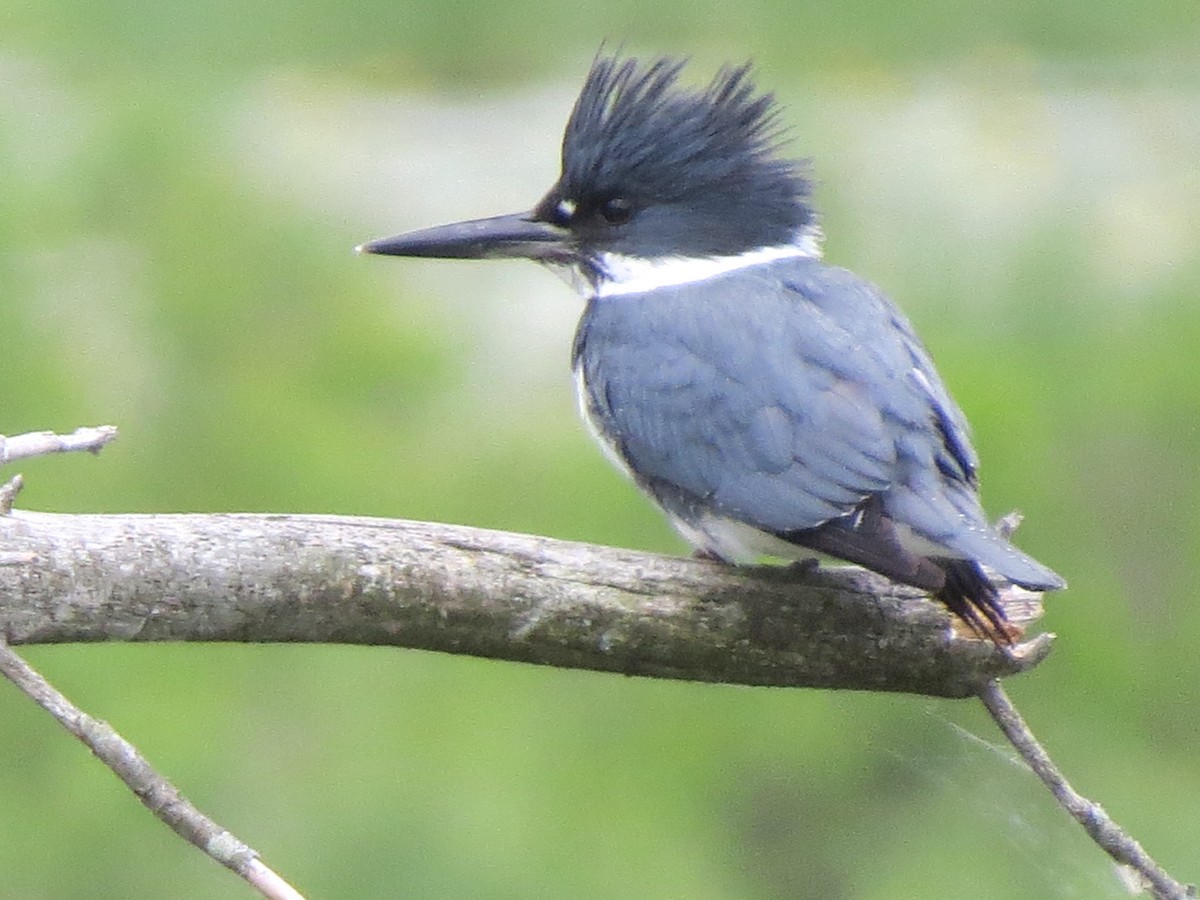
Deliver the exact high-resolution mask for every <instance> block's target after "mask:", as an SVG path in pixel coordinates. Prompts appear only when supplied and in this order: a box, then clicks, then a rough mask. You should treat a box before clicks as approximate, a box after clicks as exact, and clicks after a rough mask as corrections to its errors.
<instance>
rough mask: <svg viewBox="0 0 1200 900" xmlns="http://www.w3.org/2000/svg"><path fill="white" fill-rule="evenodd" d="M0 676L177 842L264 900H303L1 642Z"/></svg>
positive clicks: (253, 853)
mask: <svg viewBox="0 0 1200 900" xmlns="http://www.w3.org/2000/svg"><path fill="white" fill-rule="evenodd" d="M0 674H3V675H4V676H5V677H6V678H7V679H8V680H9V681H11V682H12V683H13V684H15V685H16V686H17V687H18V688H19V689H20V690H21V691H22V692H23V693H24V694H26V696H28V697H29V698H30V699H32V700H33V701H34V702H35V703H37V704H38V705H39V706H41V707H42V709H44V710H46V712H48V713H50V715H52V716H53V717H54V718H55V719H56V720H57V721H58V723H59V724H60V725H62V726H63V728H65V729H67V731H69V732H71V734H73V735H75V737H77V738H79V740H81V741H82V742H83V743H84V744H86V745H87V747H88V749H90V750H91V751H92V752H93V753H94V754H96V756H97V757H99V758H100V761H101V762H103V763H104V764H105V765H106V766H108V767H109V768H110V769H112V771H113V772H114V773H116V776H117V777H118V778H120V779H121V780H122V781H123V782H125V784H126V785H127V786H128V787H129V789H130V790H131V791H133V792H134V793H135V794H136V795H137V797H138V799H139V800H141V801H142V803H143V804H145V806H146V808H147V809H149V810H150V811H151V812H152V813H154V815H155V816H156V817H157V818H158V819H160V820H161V821H162V822H164V823H166V824H167V825H168V826H170V827H171V829H173V830H174V831H175V832H176V833H177V834H179V835H180V836H181V837H183V838H184V839H186V840H187V841H189V842H191V843H192V844H195V845H196V846H197V847H199V848H200V849H201V850H202V851H204V853H205V854H207V855H208V856H210V857H212V858H213V859H215V860H216V861H217V862H219V863H221V865H223V866H225V867H227V868H229V869H232V870H233V871H234V872H236V873H237V874H238V875H240V876H241V877H242V878H244V879H245V880H246V881H247V882H248V883H249V884H250V885H251V886H253V887H254V888H255V889H256V890H257V891H258V892H259V893H260V894H262V896H264V897H267V898H269V900H304V898H303V897H302V895H301V894H300V893H299V892H298V891H297V890H296V889H295V888H293V887H292V886H291V885H289V884H288V883H287V882H286V881H284V880H283V879H282V878H280V877H279V876H278V875H277V874H276V873H275V872H273V871H272V870H271V869H270V868H268V867H267V866H266V865H265V864H264V863H263V862H262V861H261V860H260V859H259V857H258V853H257V851H255V850H254V849H252V848H251V847H248V846H247V845H246V844H244V843H242V842H241V841H240V840H238V839H237V838H236V837H234V836H233V835H232V834H230V833H229V832H228V831H226V830H225V829H224V828H222V827H221V826H220V825H218V824H217V823H216V822H214V821H213V820H212V819H210V818H208V817H207V816H205V815H204V814H203V813H201V812H200V810H198V809H196V807H195V806H193V805H192V804H191V803H190V802H189V801H188V800H187V799H186V798H185V797H184V796H183V795H182V794H181V793H180V792H179V790H178V789H177V788H176V787H175V786H174V785H172V784H171V783H170V782H169V781H167V779H166V778H164V777H163V776H162V775H160V774H159V773H158V772H156V771H155V770H154V769H153V768H152V767H151V765H150V763H149V762H148V761H147V760H146V758H145V757H144V756H142V754H141V753H139V752H138V750H137V748H136V747H134V746H133V745H132V744H131V743H129V742H128V741H127V740H125V739H124V738H123V737H121V736H120V735H119V734H117V732H116V731H115V730H114V729H113V727H112V726H111V725H109V724H108V723H107V722H102V721H100V720H99V719H95V718H93V717H92V716H89V715H88V714H87V713H85V712H84V711H83V710H81V709H79V708H78V707H77V706H75V705H74V704H73V703H71V701H70V700H68V699H67V698H66V697H64V696H63V695H62V694H61V693H59V691H57V690H56V689H55V688H54V687H53V686H52V685H51V684H50V683H49V682H48V681H46V679H45V678H43V677H42V676H41V675H39V674H38V673H37V672H36V671H34V670H33V669H32V668H31V667H30V666H29V664H28V663H26V662H25V660H23V659H22V658H21V657H20V656H18V655H17V654H16V653H14V652H13V650H12V648H10V647H9V646H8V644H7V643H6V642H4V641H3V640H0Z"/></svg>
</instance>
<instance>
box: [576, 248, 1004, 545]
mask: <svg viewBox="0 0 1200 900" xmlns="http://www.w3.org/2000/svg"><path fill="white" fill-rule="evenodd" d="M575 357H576V359H575V364H576V367H577V368H578V370H579V371H580V374H581V375H582V378H583V382H584V385H585V391H586V402H587V406H588V408H589V412H590V415H591V417H592V419H593V421H594V423H595V424H596V426H597V428H598V430H600V431H601V432H602V434H603V435H604V436H605V438H606V439H607V440H608V441H609V442H610V443H611V444H612V445H613V446H614V448H615V449H616V450H617V452H618V454H619V455H620V456H621V457H622V458H623V460H624V461H625V462H626V463H627V465H628V466H629V468H630V469H631V470H632V471H633V473H634V475H635V476H636V477H637V479H638V480H639V481H640V482H641V483H642V484H643V485H644V486H645V487H647V489H649V490H650V491H651V492H652V493H655V494H656V496H658V497H659V499H660V502H664V505H668V501H669V500H670V497H669V496H667V495H672V493H673V492H675V493H678V494H679V496H682V497H683V498H685V499H690V501H691V502H694V503H695V504H696V505H697V506H699V507H703V508H704V509H706V510H709V511H711V512H713V513H715V514H718V515H722V516H727V517H729V518H733V519H736V520H739V521H742V522H746V523H747V524H750V525H752V526H754V527H756V528H759V529H762V530H765V531H768V532H772V533H783V532H790V531H796V530H800V529H806V528H812V527H814V526H817V525H819V524H821V523H823V522H827V521H829V520H831V519H834V518H837V517H839V516H844V515H847V514H849V513H852V512H853V511H854V510H855V508H856V507H857V506H858V505H859V504H860V503H861V502H862V501H863V500H864V499H865V498H867V497H869V496H872V495H877V494H881V493H883V492H886V491H889V489H892V488H894V487H895V486H896V485H897V484H902V483H904V482H905V481H906V480H908V479H909V476H910V473H912V472H913V471H916V470H920V469H922V468H924V469H929V470H932V471H931V472H927V473H925V474H926V475H928V477H929V479H931V483H934V484H935V486H936V487H937V489H938V491H940V492H942V493H945V489H944V488H943V487H942V483H943V482H949V483H950V484H951V485H952V486H953V487H954V488H956V490H954V491H952V493H955V494H961V496H958V497H955V498H954V499H955V500H957V501H959V502H952V503H951V506H950V507H949V508H950V509H951V510H952V513H951V514H952V515H953V518H954V519H955V520H956V527H957V521H958V520H960V519H961V517H962V516H963V515H964V514H965V515H967V516H969V517H971V518H974V519H978V520H979V521H980V522H982V512H981V511H980V510H979V507H978V502H977V501H976V500H975V492H974V478H975V467H976V459H975V454H974V451H973V450H972V449H971V446H970V441H969V439H968V436H967V431H966V425H965V423H964V420H963V417H962V414H961V412H960V411H959V410H958V408H957V406H955V405H954V403H953V401H952V400H951V399H950V397H949V395H948V394H947V392H946V390H945V388H944V387H943V386H942V383H941V381H940V379H939V378H938V376H937V373H936V371H934V369H933V366H932V364H931V363H930V361H929V358H928V356H927V355H926V353H925V350H924V349H923V348H922V347H921V344H920V342H919V341H918V340H917V338H916V337H915V335H914V334H913V331H912V328H911V326H910V325H909V323H908V322H907V320H906V319H905V318H904V317H903V315H902V314H901V313H900V312H899V311H898V310H897V309H896V308H895V307H894V306H893V305H892V304H891V302H890V301H888V299H887V298H886V297H884V296H883V295H882V294H881V293H880V292H879V291H878V290H877V289H876V288H874V287H873V286H872V285H870V284H869V283H867V282H866V281H864V280H862V279H860V278H858V277H857V276H855V275H853V274H852V273H850V272H847V271H845V270H843V269H838V268H835V267H831V266H826V265H824V264H822V263H820V262H819V261H817V260H800V261H787V262H781V263H774V264H770V265H765V266H760V267H756V268H754V269H743V270H740V271H739V272H738V273H737V274H736V276H726V277H722V278H715V279H710V280H709V281H707V282H701V283H693V284H690V285H687V286H686V288H674V289H664V290H659V291H654V292H652V293H646V294H640V295H624V296H614V297H602V298H598V299H594V300H592V301H591V303H590V304H589V308H588V310H587V312H586V314H585V316H584V319H583V321H582V322H581V325H580V331H579V334H578V337H577V340H576V349H575ZM919 480H921V479H918V481H919ZM943 499H946V498H943ZM960 504H961V505H963V506H965V507H966V508H965V509H958V508H957V507H958V506H959V505H960ZM940 505H941V504H939V506H940ZM674 511H675V512H680V511H679V510H674ZM945 512H946V510H945V509H942V510H940V511H939V512H938V513H934V514H933V515H934V517H935V518H936V515H938V514H944V513H945Z"/></svg>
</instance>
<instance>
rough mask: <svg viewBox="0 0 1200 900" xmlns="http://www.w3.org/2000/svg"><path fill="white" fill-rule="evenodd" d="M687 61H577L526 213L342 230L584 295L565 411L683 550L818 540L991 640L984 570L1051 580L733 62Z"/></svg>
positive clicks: (1005, 629)
mask: <svg viewBox="0 0 1200 900" xmlns="http://www.w3.org/2000/svg"><path fill="white" fill-rule="evenodd" d="M683 65H684V63H683V62H682V61H679V60H673V59H670V58H660V59H656V60H654V61H652V62H649V63H642V62H639V61H638V60H636V59H622V58H620V57H619V56H598V57H597V59H596V60H595V62H594V63H593V65H592V68H591V71H590V72H589V73H588V76H587V79H586V81H585V83H584V85H583V90H582V92H581V93H580V95H579V99H578V100H577V101H576V103H575V107H574V109H573V111H572V112H571V116H570V119H569V121H568V122H567V127H566V132H565V134H564V137H563V144H562V174H561V176H560V177H559V179H558V182H557V183H556V184H555V185H554V186H553V187H552V188H551V189H550V191H549V193H547V194H546V196H545V197H543V198H542V200H541V201H540V202H539V203H538V204H537V205H536V206H535V207H534V208H533V209H532V210H531V211H530V212H525V213H518V214H515V215H506V216H498V217H495V218H488V219H478V220H474V221H469V222H459V223H456V224H453V225H445V226H441V227H437V228H428V229H424V230H420V231H414V232H409V233H406V234H402V235H398V236H396V237H390V238H384V239H381V240H376V241H371V242H370V243H367V244H363V245H362V246H361V247H359V248H358V249H359V250H360V251H361V252H364V253H382V254H388V255H392V256H412V257H441V258H449V259H495V258H511V257H523V258H528V259H532V260H536V261H537V262H540V263H543V264H546V265H548V266H550V267H552V268H554V269H556V270H558V271H559V272H560V273H562V274H565V275H566V276H567V277H568V280H569V281H570V282H571V283H572V284H573V285H574V286H575V287H576V288H577V289H578V290H579V291H580V292H581V293H582V295H583V296H584V298H585V300H586V308H585V309H584V312H583V317H582V319H581V320H580V322H579V328H578V331H577V332H576V335H575V343H574V350H573V353H572V362H573V366H574V371H575V378H576V384H577V387H578V394H579V405H580V409H581V411H582V413H583V417H584V419H585V421H586V422H587V423H588V424H589V426H590V429H591V431H592V432H593V433H594V435H595V437H596V438H597V440H598V441H599V443H600V445H601V447H602V448H603V449H604V450H605V452H606V453H607V455H608V456H609V457H610V458H611V460H612V461H613V462H614V463H615V464H616V465H617V466H618V468H620V469H623V470H624V471H625V472H626V473H628V474H629V475H630V476H631V477H632V478H633V480H634V481H635V482H636V483H637V484H638V486H639V487H641V489H642V490H643V491H645V492H646V493H647V494H648V495H649V496H650V497H651V498H652V499H653V500H654V501H655V502H656V503H657V504H658V505H659V506H660V507H662V509H663V510H664V511H665V512H666V514H667V516H668V517H669V518H670V520H671V522H672V523H673V524H674V525H675V527H676V528H677V529H678V530H679V532H680V533H681V534H682V535H683V537H684V538H686V539H687V541H688V542H690V543H691V544H692V545H693V546H694V547H695V548H696V550H697V552H698V554H699V555H703V556H707V557H710V558H714V559H717V560H722V561H725V562H729V563H748V562H753V561H755V560H756V559H758V558H760V557H762V556H773V557H776V558H780V559H800V558H804V557H806V556H807V555H808V554H807V552H806V551H809V550H815V551H818V552H820V553H824V554H827V555H829V556H833V557H837V558H840V559H843V560H847V561H849V562H853V563H858V564H860V565H862V566H865V567H866V568H868V569H872V570H874V571H876V572H879V573H881V574H883V575H886V576H887V577H889V578H891V579H893V580H895V581H898V582H902V583H904V584H908V585H913V586H915V587H917V588H921V589H923V590H926V591H929V592H931V593H932V594H934V595H935V596H936V597H937V598H938V599H939V600H941V602H942V603H944V604H945V605H946V606H947V607H948V608H949V609H950V610H951V611H952V612H953V613H955V614H956V615H958V616H959V617H960V618H961V619H962V620H963V621H965V622H966V624H967V625H968V626H970V628H971V629H972V630H973V631H974V632H975V633H976V634H978V635H980V636H982V637H988V638H991V639H992V640H993V641H995V642H997V643H999V644H1009V643H1011V642H1012V640H1013V639H1014V638H1015V636H1016V635H1017V634H1018V633H1019V632H1018V631H1017V630H1016V629H1015V628H1014V627H1013V626H1011V625H1010V624H1009V623H1008V622H1007V621H1006V619H1005V615H1004V610H1003V607H1002V606H1001V605H1000V603H999V600H998V591H997V588H996V586H995V585H994V584H993V582H992V581H991V579H990V577H989V574H988V571H987V570H989V569H990V570H991V571H992V572H993V573H995V574H996V575H998V576H1000V577H1001V578H1003V579H1007V580H1008V581H1010V582H1012V583H1015V584H1018V585H1021V586H1023V587H1026V588H1029V589H1032V590H1039V591H1043V590H1053V589H1057V588H1062V587H1065V582H1064V581H1063V579H1062V578H1060V577H1059V576H1058V575H1057V574H1055V573H1054V572H1052V571H1051V570H1050V569H1048V568H1047V567H1046V566H1044V565H1042V564H1041V563H1039V562H1037V561H1036V560H1034V559H1032V558H1031V557H1029V556H1027V555H1026V554H1024V553H1022V552H1021V551H1019V550H1017V549H1016V548H1015V547H1013V546H1012V544H1010V543H1009V542H1008V540H1007V539H1006V537H1005V536H1003V535H1001V534H1000V533H999V532H998V531H997V530H996V529H995V528H993V527H992V526H991V525H990V524H989V523H988V521H987V519H986V517H985V515H984V512H983V508H982V507H981V505H980V501H979V495H978V482H977V480H976V468H977V465H978V460H977V457H976V455H975V451H974V449H973V448H972V447H971V442H970V438H969V435H968V427H967V422H966V419H965V417H964V416H963V413H962V411H961V410H960V409H959V408H958V406H957V404H955V402H954V400H953V399H951V397H950V394H949V392H948V391H947V390H946V387H945V385H943V383H942V379H941V378H940V377H939V376H938V373H937V371H936V370H935V369H934V366H933V362H932V361H931V359H930V357H929V354H928V353H927V351H926V350H925V347H924V346H923V345H922V343H921V341H920V340H919V339H918V337H917V335H916V333H915V332H914V330H913V327H912V325H911V324H910V323H909V321H908V319H907V318H906V317H905V316H904V314H903V313H902V312H900V310H899V309H897V308H896V306H895V305H893V303H892V302H891V300H889V299H888V298H887V297H886V296H884V294H883V293H882V292H880V290H879V289H878V288H876V287H875V286H874V285H872V284H870V283H869V282H867V281H865V280H864V279H862V278H860V277H858V276H857V275H855V274H854V273H852V272H849V271H847V270H845V269H841V268H837V267H835V266H831V265H828V264H827V263H825V262H823V261H822V259H821V231H820V228H819V227H818V224H817V218H816V214H815V213H814V211H813V208H812V206H811V205H810V201H809V196H810V183H809V180H808V178H807V177H806V172H805V165H804V164H803V163H800V162H797V161H793V160H787V159H784V158H782V157H781V156H780V155H779V149H780V145H779V139H780V132H779V128H778V127H777V117H778V112H777V105H776V102H775V99H774V96H773V95H771V94H761V93H758V92H757V91H756V90H755V88H754V86H753V84H752V83H751V81H750V67H749V65H748V64H747V65H743V66H740V67H736V68H726V69H722V70H721V71H720V72H719V73H718V74H717V76H716V77H715V78H714V79H713V81H712V82H711V83H710V84H709V85H708V87H707V88H706V89H703V90H696V89H689V88H686V87H683V86H681V85H680V84H679V75H680V72H681V70H682V68H683Z"/></svg>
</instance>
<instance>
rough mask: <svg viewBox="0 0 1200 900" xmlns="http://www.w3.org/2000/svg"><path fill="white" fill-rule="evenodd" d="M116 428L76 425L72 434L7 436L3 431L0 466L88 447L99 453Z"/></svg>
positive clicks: (32, 432)
mask: <svg viewBox="0 0 1200 900" xmlns="http://www.w3.org/2000/svg"><path fill="white" fill-rule="evenodd" d="M116 436H117V429H116V427H115V426H113V425H97V426H95V427H88V428H76V429H75V431H73V432H72V433H71V434H55V433H54V432H53V431H31V432H29V433H28V434H18V435H16V436H14V437H5V436H4V435H2V434H0V465H3V464H4V463H9V462H13V461H15V460H18V459H29V458H30V457H33V456H45V455H46V454H48V453H70V452H72V451H76V450H86V451H87V452H89V453H99V452H100V451H101V449H103V447H104V445H105V444H108V443H109V442H111V441H113V440H115V439H116Z"/></svg>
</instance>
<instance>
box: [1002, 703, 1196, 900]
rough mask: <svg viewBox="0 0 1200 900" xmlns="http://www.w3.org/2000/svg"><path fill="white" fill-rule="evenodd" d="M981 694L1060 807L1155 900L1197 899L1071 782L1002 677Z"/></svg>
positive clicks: (1194, 891) (1190, 888) (1194, 889)
mask: <svg viewBox="0 0 1200 900" xmlns="http://www.w3.org/2000/svg"><path fill="white" fill-rule="evenodd" d="M979 698H980V699H981V700H982V701H983V705H984V706H986V707H987V711H988V712H989V713H990V714H991V716H992V718H993V719H994V720H995V722H996V724H997V725H999V726H1000V730H1001V731H1003V732H1004V736H1005V737H1006V738H1008V740H1009V743H1011V744H1012V745H1013V746H1014V747H1015V748H1016V750H1017V753H1019V754H1020V755H1021V758H1022V759H1024V760H1025V762H1026V763H1027V764H1028V765H1029V768H1031V769H1033V771H1034V774H1036V775H1037V777H1038V778H1040V779H1041V780H1042V783H1043V784H1045V785H1046V787H1048V788H1049V789H1050V793H1052V794H1053V795H1054V798H1055V799H1056V800H1057V801H1058V804H1059V806H1061V807H1062V808H1063V809H1065V810H1066V811H1067V812H1068V813H1070V815H1071V816H1072V818H1074V819H1075V821H1077V822H1078V823H1079V824H1080V825H1082V826H1083V828H1084V830H1085V831H1087V833H1088V835H1090V836H1091V838H1092V840H1093V841H1095V842H1096V843H1097V844H1098V845H1099V846H1100V849H1102V850H1103V851H1104V852H1105V853H1107V854H1108V855H1109V856H1111V857H1112V858H1113V859H1115V860H1116V861H1117V862H1118V863H1120V864H1121V865H1123V866H1128V867H1130V868H1131V869H1133V870H1134V871H1135V872H1137V873H1138V874H1139V875H1140V876H1141V877H1142V878H1144V879H1145V882H1146V884H1147V885H1148V886H1149V888H1150V890H1151V891H1152V892H1153V894H1154V896H1155V898H1156V900H1196V888H1195V886H1194V885H1184V884H1181V883H1180V882H1178V881H1176V880H1175V879H1174V878H1172V877H1171V876H1170V875H1168V874H1167V873H1166V871H1165V870H1164V869H1163V868H1162V866H1160V865H1159V864H1158V863H1156V862H1155V861H1154V860H1153V859H1151V858H1150V855H1149V854H1148V853H1147V852H1146V851H1145V850H1143V849H1142V845H1141V844H1139V843H1138V842H1137V841H1136V840H1134V839H1133V838H1132V837H1131V836H1130V835H1129V834H1127V833H1126V832H1125V830H1124V829H1123V828H1121V826H1119V825H1118V824H1117V823H1116V822H1114V821H1113V820H1112V819H1110V818H1109V816H1108V813H1106V812H1105V811H1104V810H1103V809H1102V808H1101V807H1100V804H1098V803H1096V802H1094V801H1092V800H1089V799H1087V798H1086V797H1084V796H1082V795H1080V794H1079V793H1078V792H1076V791H1075V789H1074V788H1072V787H1071V785H1070V784H1068V783H1067V779H1066V778H1065V777H1064V776H1063V774H1062V773H1061V772H1060V771H1059V770H1058V767H1057V766H1056V765H1055V764H1054V761H1053V760H1051V759H1050V756H1049V754H1047V753H1046V751H1045V750H1044V749H1043V748H1042V745H1041V744H1040V743H1038V740H1037V738H1035V737H1034V736H1033V732H1031V731H1030V730H1029V726H1028V725H1026V724H1025V720H1024V719H1023V718H1022V717H1021V714H1020V713H1019V712H1018V711H1017V708H1016V707H1015V706H1014V705H1013V703H1012V701H1011V700H1010V699H1009V698H1008V694H1007V693H1005V691H1004V688H1003V687H1001V686H1000V682H999V681H989V682H987V683H986V684H985V685H984V686H983V688H982V689H981V690H980V692H979Z"/></svg>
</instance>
